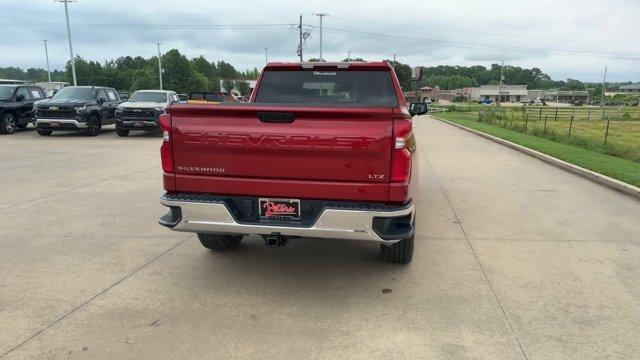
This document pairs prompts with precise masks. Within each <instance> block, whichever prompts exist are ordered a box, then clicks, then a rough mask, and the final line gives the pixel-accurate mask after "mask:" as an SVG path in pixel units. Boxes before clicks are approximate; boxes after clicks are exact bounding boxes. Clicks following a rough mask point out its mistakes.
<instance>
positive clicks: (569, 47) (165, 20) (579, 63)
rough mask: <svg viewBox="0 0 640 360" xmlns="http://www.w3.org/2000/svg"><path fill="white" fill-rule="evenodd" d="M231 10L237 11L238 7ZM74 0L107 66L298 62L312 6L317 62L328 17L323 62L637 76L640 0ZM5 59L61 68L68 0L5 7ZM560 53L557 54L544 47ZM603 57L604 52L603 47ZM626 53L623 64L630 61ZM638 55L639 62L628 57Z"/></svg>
mask: <svg viewBox="0 0 640 360" xmlns="http://www.w3.org/2000/svg"><path fill="white" fill-rule="evenodd" d="M231 5H233V7H231ZM224 6H225V7H224V8H221V7H220V4H219V3H212V2H210V1H204V0H192V1H189V2H185V1H174V0H167V1H153V0H139V1H135V2H132V1H124V0H111V1H109V2H94V1H89V0H79V1H78V2H76V3H71V4H70V5H69V8H70V18H71V22H72V32H73V42H74V49H75V52H76V54H78V55H81V56H83V57H85V58H87V59H91V60H99V61H105V60H108V59H113V58H116V57H118V56H123V55H140V56H144V57H150V56H155V55H156V46H155V43H156V42H161V43H162V48H163V49H164V51H166V50H169V49H171V48H177V49H179V50H180V51H181V52H182V53H184V54H186V55H187V56H190V57H195V56H198V55H200V54H203V55H205V57H207V58H208V59H209V60H216V61H217V60H225V61H227V62H230V63H232V64H234V65H235V66H236V67H238V68H240V69H248V68H253V67H258V68H260V67H261V66H262V65H263V63H264V53H263V51H262V48H263V47H269V48H270V51H269V57H270V60H277V61H296V60H297V56H296V48H297V40H298V35H297V33H296V32H295V29H293V28H292V26H291V25H292V24H296V23H297V22H298V14H299V13H304V23H305V24H306V25H307V26H309V27H311V26H313V29H312V30H311V37H310V38H309V39H308V41H307V48H306V51H305V57H306V58H309V57H318V55H319V31H318V18H317V17H315V16H313V15H312V14H313V13H314V12H318V11H322V12H328V13H329V16H328V17H325V18H324V25H325V32H324V34H323V35H324V37H323V39H324V46H323V50H324V57H325V58H326V59H329V60H341V59H343V58H345V57H347V52H349V51H351V52H352V55H351V56H352V57H362V58H365V59H368V60H380V59H389V58H392V57H393V54H397V56H398V60H399V61H402V62H406V63H409V64H411V65H425V66H432V65H443V64H446V65H473V64H482V65H489V64H491V63H497V62H500V60H505V62H506V63H508V64H511V65H519V66H527V67H531V66H537V67H540V68H541V69H542V70H543V71H545V72H547V73H550V74H551V75H552V76H553V77H555V78H566V77H573V78H581V79H583V80H590V81H599V80H600V79H601V77H602V69H603V68H604V66H605V65H608V66H609V69H610V76H609V78H610V79H611V80H636V81H637V80H640V68H639V67H638V66H637V63H638V60H640V38H639V37H638V36H635V35H634V34H639V33H640V23H639V22H638V21H637V18H638V15H640V6H639V5H638V2H637V1H633V0H613V1H608V2H603V1H595V0H585V1H562V2H559V1H549V0H544V1H529V2H516V1H513V0H510V1H507V0H494V1H492V2H491V3H486V2H477V1H461V0H449V1H446V2H436V3H434V2H415V3H403V4H399V3H398V2H397V1H391V0H379V1H375V2H372V1H370V0H369V1H349V2H345V1H336V0H324V1H319V0H317V1H316V0H309V1H306V2H304V3H300V2H297V1H292V0H273V1H271V2H269V4H268V5H267V4H265V3H264V2H262V1H257V0H244V1H235V2H233V3H226V4H225V5H224ZM2 7H3V10H4V11H3V13H4V14H11V16H9V17H4V18H3V19H2V20H1V21H0V27H1V28H2V33H3V41H2V42H1V43H0V53H2V54H3V56H2V57H0V66H21V67H43V66H44V51H43V47H42V42H41V40H42V39H43V38H47V39H50V40H51V42H50V43H49V45H50V46H49V50H50V60H51V64H52V66H53V67H54V68H62V67H64V64H65V62H66V61H67V59H68V57H69V54H68V44H67V39H66V28H65V25H64V24H65V18H64V10H63V5H62V4H60V3H57V2H53V1H40V2H26V3H25V2H21V3H16V2H11V3H7V4H3V6H2ZM547 50H556V51H547ZM595 53H601V54H595ZM616 54H629V55H625V56H622V55H616ZM625 58H626V60H625ZM630 59H634V60H630Z"/></svg>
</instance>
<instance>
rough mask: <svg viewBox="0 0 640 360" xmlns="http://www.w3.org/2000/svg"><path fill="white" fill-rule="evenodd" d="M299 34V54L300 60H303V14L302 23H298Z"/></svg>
mask: <svg viewBox="0 0 640 360" xmlns="http://www.w3.org/2000/svg"><path fill="white" fill-rule="evenodd" d="M298 35H299V36H300V40H299V42H298V55H300V62H302V14H300V23H298Z"/></svg>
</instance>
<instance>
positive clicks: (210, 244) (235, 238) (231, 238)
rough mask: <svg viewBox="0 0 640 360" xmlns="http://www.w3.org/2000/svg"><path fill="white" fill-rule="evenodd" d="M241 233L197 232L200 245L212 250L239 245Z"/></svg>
mask: <svg viewBox="0 0 640 360" xmlns="http://www.w3.org/2000/svg"><path fill="white" fill-rule="evenodd" d="M242 238H243V236H242V235H220V234H198V239H200V243H201V244H202V246H204V247H206V248H207V249H209V250H213V251H228V250H233V249H235V248H237V247H238V245H240V242H241V241H242Z"/></svg>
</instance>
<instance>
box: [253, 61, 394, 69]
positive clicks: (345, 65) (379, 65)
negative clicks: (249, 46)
mask: <svg viewBox="0 0 640 360" xmlns="http://www.w3.org/2000/svg"><path fill="white" fill-rule="evenodd" d="M321 68H333V69H352V70H389V69H391V68H392V66H391V64H389V63H388V62H386V61H375V62H364V61H363V62H272V63H268V64H267V65H266V66H265V67H264V69H265V70H300V69H321Z"/></svg>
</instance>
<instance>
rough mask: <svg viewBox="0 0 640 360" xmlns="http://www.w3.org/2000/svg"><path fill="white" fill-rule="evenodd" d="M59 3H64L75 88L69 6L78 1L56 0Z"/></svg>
mask: <svg viewBox="0 0 640 360" xmlns="http://www.w3.org/2000/svg"><path fill="white" fill-rule="evenodd" d="M55 1H57V2H61V3H64V15H65V16H66V18H67V37H68V38H69V56H71V75H72V76H73V86H78V81H77V80H76V62H75V59H74V58H73V45H72V44H71V26H69V9H68V7H67V4H68V3H70V2H76V0H55Z"/></svg>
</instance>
